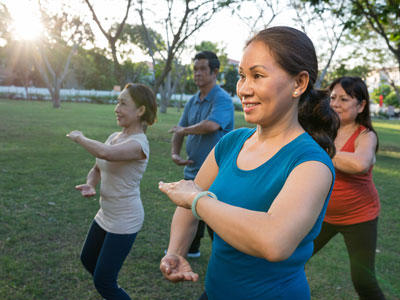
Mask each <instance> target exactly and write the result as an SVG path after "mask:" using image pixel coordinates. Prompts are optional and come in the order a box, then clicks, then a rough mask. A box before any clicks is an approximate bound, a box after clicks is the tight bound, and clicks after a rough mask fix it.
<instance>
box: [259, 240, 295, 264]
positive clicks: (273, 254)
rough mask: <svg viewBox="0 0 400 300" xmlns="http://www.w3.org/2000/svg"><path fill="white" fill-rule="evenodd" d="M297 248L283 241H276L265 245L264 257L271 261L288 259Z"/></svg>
mask: <svg viewBox="0 0 400 300" xmlns="http://www.w3.org/2000/svg"><path fill="white" fill-rule="evenodd" d="M294 250H295V249H291V247H289V246H288V245H286V244H285V243H282V241H275V242H271V243H268V244H266V245H264V247H263V251H262V258H264V259H266V260H268V261H270V262H280V261H284V260H286V259H288V258H289V257H290V256H291V255H292V254H293V252H294Z"/></svg>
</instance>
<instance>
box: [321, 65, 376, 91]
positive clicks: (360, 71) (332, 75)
mask: <svg viewBox="0 0 400 300" xmlns="http://www.w3.org/2000/svg"><path fill="white" fill-rule="evenodd" d="M368 73H369V67H368V66H356V67H354V68H351V69H349V68H348V64H346V63H345V62H342V63H340V65H339V66H337V67H335V68H334V70H333V71H332V72H329V73H327V74H326V76H325V78H324V81H323V82H321V87H322V88H326V87H328V86H329V84H330V83H331V82H332V81H334V80H335V79H336V78H338V77H343V76H358V77H360V78H362V79H364V80H366V78H367V76H368Z"/></svg>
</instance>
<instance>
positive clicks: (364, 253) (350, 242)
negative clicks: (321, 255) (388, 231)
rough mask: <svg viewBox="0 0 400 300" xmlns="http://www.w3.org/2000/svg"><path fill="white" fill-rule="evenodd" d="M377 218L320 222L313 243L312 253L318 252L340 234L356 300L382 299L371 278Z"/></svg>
mask: <svg viewBox="0 0 400 300" xmlns="http://www.w3.org/2000/svg"><path fill="white" fill-rule="evenodd" d="M377 227H378V218H376V219H375V220H372V221H368V222H363V223H359V224H354V225H343V226H341V225H332V224H329V223H326V222H323V224H322V229H321V232H320V234H319V236H318V237H317V238H316V239H315V240H314V253H313V255H314V254H315V253H317V252H318V251H319V250H321V249H322V248H323V247H324V246H325V245H326V244H327V243H328V241H329V240H330V239H331V238H333V237H334V236H335V235H336V234H337V233H341V234H342V235H343V238H344V242H345V244H346V248H347V252H348V254H349V258H350V270H351V280H352V281H353V285H354V288H355V289H356V291H357V293H358V295H359V297H360V300H367V299H368V300H375V299H376V300H382V299H385V296H384V295H383V293H382V290H381V289H380V287H379V285H378V282H377V280H376V277H375V251H376V239H377Z"/></svg>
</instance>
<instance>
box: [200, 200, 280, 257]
mask: <svg viewBox="0 0 400 300" xmlns="http://www.w3.org/2000/svg"><path fill="white" fill-rule="evenodd" d="M196 211H197V213H198V214H199V215H200V216H201V218H202V219H203V220H204V222H206V223H207V225H209V226H210V227H211V228H212V229H213V230H214V231H215V232H216V233H217V234H218V235H219V236H220V237H221V238H222V239H223V240H224V241H226V242H227V243H228V244H229V245H231V246H232V247H234V248H236V249H237V250H239V251H241V252H243V253H246V254H249V255H252V256H256V257H262V258H265V256H266V255H265V248H266V246H265V245H266V244H267V245H268V243H266V241H268V236H270V235H269V232H266V231H265V228H267V227H266V224H265V221H266V218H268V217H269V216H267V214H266V213H264V212H257V211H251V210H247V209H243V208H240V207H235V206H231V205H228V204H225V203H222V202H220V201H218V200H215V199H213V198H210V197H202V198H201V199H199V201H198V202H197V205H196ZM270 237H271V238H272V236H270ZM270 240H272V239H270ZM271 244H272V243H271ZM271 246H272V245H271ZM272 248H273V247H270V249H272Z"/></svg>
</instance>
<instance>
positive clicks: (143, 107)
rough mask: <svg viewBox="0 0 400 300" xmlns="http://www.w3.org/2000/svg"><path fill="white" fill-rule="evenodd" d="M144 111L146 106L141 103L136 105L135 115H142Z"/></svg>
mask: <svg viewBox="0 0 400 300" xmlns="http://www.w3.org/2000/svg"><path fill="white" fill-rule="evenodd" d="M145 112H146V106H144V105H142V106H140V107H138V109H137V115H138V116H139V117H141V116H143V115H144V113H145Z"/></svg>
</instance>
